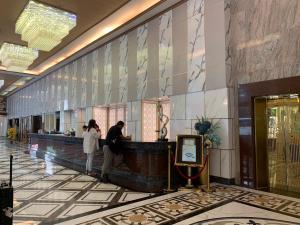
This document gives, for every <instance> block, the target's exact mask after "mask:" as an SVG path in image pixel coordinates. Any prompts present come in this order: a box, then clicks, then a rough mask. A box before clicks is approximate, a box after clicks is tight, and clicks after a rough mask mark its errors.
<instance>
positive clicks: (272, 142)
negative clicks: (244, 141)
mask: <svg viewBox="0 0 300 225" xmlns="http://www.w3.org/2000/svg"><path fill="white" fill-rule="evenodd" d="M299 147H300V104H299V97H298V96H297V95H296V96H295V95H289V96H283V97H282V96H272V97H268V98H267V157H268V182H269V188H270V189H271V190H272V189H274V190H279V191H287V192H298V193H299V192H300V148H299Z"/></svg>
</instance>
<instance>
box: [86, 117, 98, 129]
mask: <svg viewBox="0 0 300 225" xmlns="http://www.w3.org/2000/svg"><path fill="white" fill-rule="evenodd" d="M95 127H96V120H93V119H91V120H90V121H89V125H88V131H90V129H91V128H95Z"/></svg>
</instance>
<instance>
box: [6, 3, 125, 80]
mask: <svg viewBox="0 0 300 225" xmlns="http://www.w3.org/2000/svg"><path fill="white" fill-rule="evenodd" d="M28 1H29V0H1V7H0V17H1V19H0V46H1V45H2V43H3V42H10V43H13V44H19V45H27V43H26V42H23V41H22V40H21V35H18V34H16V33H15V23H16V21H17V18H18V16H19V15H20V14H21V12H22V10H23V8H24V7H25V6H26V4H27V2H28ZM129 1H130V0H88V1H87V0H86V1H84V0H39V2H41V3H45V4H48V5H51V6H54V7H57V8H60V9H63V10H66V11H69V12H73V13H75V14H76V15H77V25H76V27H74V28H73V29H72V30H71V31H70V34H69V35H68V36H66V37H65V38H64V39H63V40H62V42H61V43H60V44H59V45H57V46H56V47H55V48H53V49H52V50H51V51H50V52H42V51H40V52H39V57H38V58H37V59H36V60H35V61H34V62H33V64H32V65H31V66H30V67H29V69H32V68H34V67H36V66H38V65H39V64H40V63H42V62H44V61H45V60H46V59H48V58H49V57H51V56H52V55H54V54H55V53H57V52H58V51H59V50H61V49H63V48H64V47H65V46H66V45H68V44H69V43H70V42H72V41H73V40H74V39H76V38H77V37H78V36H80V35H81V34H82V33H84V32H85V31H87V30H88V29H89V28H91V27H93V26H94V25H95V24H97V23H98V22H100V21H101V20H103V19H104V18H105V17H106V16H108V15H110V14H112V13H113V12H114V11H116V10H117V9H118V8H120V7H122V6H123V5H124V4H126V3H127V2H129ZM0 76H1V71H0Z"/></svg>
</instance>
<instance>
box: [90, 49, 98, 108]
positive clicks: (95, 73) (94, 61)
mask: <svg viewBox="0 0 300 225" xmlns="http://www.w3.org/2000/svg"><path fill="white" fill-rule="evenodd" d="M98 60H99V50H98V49H96V50H94V51H93V52H92V102H91V105H97V95H98V88H99V83H98V82H99V80H98V76H99V67H98Z"/></svg>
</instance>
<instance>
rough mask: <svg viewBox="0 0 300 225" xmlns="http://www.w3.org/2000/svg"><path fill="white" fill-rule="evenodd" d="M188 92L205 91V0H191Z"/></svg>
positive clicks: (189, 13) (189, 11)
mask: <svg viewBox="0 0 300 225" xmlns="http://www.w3.org/2000/svg"><path fill="white" fill-rule="evenodd" d="M187 4H188V5H187V11H188V12H187V15H188V43H187V44H188V50H187V53H188V55H187V60H188V81H187V85H188V92H195V91H203V90H204V84H205V42H204V0H189V1H188V2H187Z"/></svg>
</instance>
